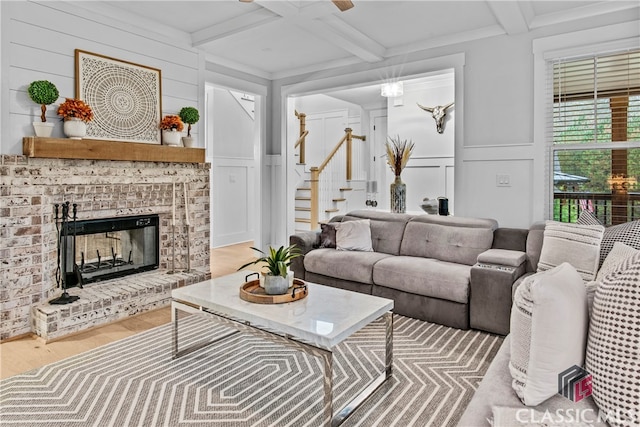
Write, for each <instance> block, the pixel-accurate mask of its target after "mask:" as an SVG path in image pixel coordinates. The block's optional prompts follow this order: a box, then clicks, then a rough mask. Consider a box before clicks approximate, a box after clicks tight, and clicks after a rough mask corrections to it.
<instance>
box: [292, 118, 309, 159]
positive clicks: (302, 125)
mask: <svg viewBox="0 0 640 427" xmlns="http://www.w3.org/2000/svg"><path fill="white" fill-rule="evenodd" d="M295 113H296V117H298V119H300V137H301V139H300V152H299V154H300V163H301V164H306V161H305V144H306V138H305V137H304V136H303V135H304V132H305V131H306V130H307V115H306V114H305V113H298V112H297V111H296V112H295Z"/></svg>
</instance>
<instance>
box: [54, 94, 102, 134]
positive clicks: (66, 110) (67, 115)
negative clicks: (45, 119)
mask: <svg viewBox="0 0 640 427" xmlns="http://www.w3.org/2000/svg"><path fill="white" fill-rule="evenodd" d="M58 115H59V116H62V120H64V127H63V130H64V134H65V135H67V136H68V137H69V138H71V139H82V138H83V137H84V136H86V135H87V123H88V122H90V121H91V120H93V111H92V110H91V107H90V106H89V104H87V103H85V102H84V101H82V100H81V99H75V98H65V101H64V102H63V103H62V104H60V106H59V107H58Z"/></svg>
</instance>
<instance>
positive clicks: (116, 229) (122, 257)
mask: <svg viewBox="0 0 640 427" xmlns="http://www.w3.org/2000/svg"><path fill="white" fill-rule="evenodd" d="M159 224H160V219H159V216H158V215H143V216H129V217H116V218H101V219H91V220H83V221H75V222H74V221H70V222H68V223H66V227H65V229H64V230H63V233H62V236H63V237H62V239H63V240H65V239H66V242H64V243H65V244H63V245H61V248H63V250H66V256H65V257H63V260H65V259H66V268H65V269H63V271H64V273H63V274H65V278H66V285H67V287H73V286H80V287H81V286H82V285H83V284H86V283H92V282H99V281H101V280H107V279H112V278H115V277H121V276H126V275H129V274H134V273H139V272H142V271H148V270H154V269H157V268H158V265H159V257H160V253H159V245H158V241H159V228H160V227H159ZM64 248H66V249H64ZM63 262H64V261H63Z"/></svg>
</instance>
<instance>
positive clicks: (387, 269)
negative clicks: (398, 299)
mask: <svg viewBox="0 0 640 427" xmlns="http://www.w3.org/2000/svg"><path fill="white" fill-rule="evenodd" d="M470 276H471V267H470V266H467V265H462V264H455V263H450V262H445V261H439V260H437V259H430V258H419V257H410V256H393V257H389V258H385V259H383V260H380V261H378V262H377V263H376V264H375V265H374V266H373V283H374V284H375V285H376V286H384V287H386V288H392V289H397V290H399V291H404V292H409V293H412V294H416V295H424V296H429V297H433V298H439V299H444V300H449V301H454V302H459V303H463V304H467V303H468V302H469V277H470Z"/></svg>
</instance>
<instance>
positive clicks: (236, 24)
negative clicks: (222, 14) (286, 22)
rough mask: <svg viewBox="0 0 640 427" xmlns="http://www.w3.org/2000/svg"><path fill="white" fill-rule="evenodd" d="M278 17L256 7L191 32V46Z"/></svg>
mask: <svg viewBox="0 0 640 427" xmlns="http://www.w3.org/2000/svg"><path fill="white" fill-rule="evenodd" d="M279 19H281V18H280V16H278V15H275V14H273V13H272V12H270V11H269V10H267V9H257V10H254V11H252V12H249V13H244V14H242V15H240V16H236V17H235V18H231V19H227V20H226V21H224V22H222V23H220V24H216V25H212V26H210V27H207V28H203V29H201V30H198V31H196V32H194V33H191V45H192V46H193V47H198V46H202V45H203V44H206V43H209V42H212V41H214V40H218V39H221V38H224V37H227V36H230V35H233V34H237V33H240V32H242V31H246V30H250V29H252V28H255V27H257V26H260V25H265V24H268V23H270V22H274V21H277V20H279Z"/></svg>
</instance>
